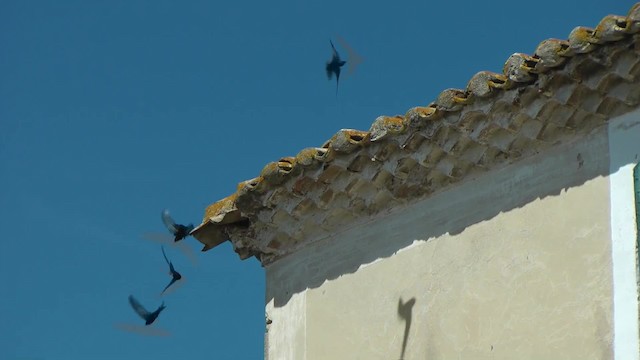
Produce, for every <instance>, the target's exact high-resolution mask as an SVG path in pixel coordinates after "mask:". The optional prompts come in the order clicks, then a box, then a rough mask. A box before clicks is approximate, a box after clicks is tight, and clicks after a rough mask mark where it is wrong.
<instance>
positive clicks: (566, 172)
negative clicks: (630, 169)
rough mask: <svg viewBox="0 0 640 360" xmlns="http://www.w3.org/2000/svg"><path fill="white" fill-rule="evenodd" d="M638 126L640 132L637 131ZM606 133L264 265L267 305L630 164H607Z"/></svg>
mask: <svg viewBox="0 0 640 360" xmlns="http://www.w3.org/2000/svg"><path fill="white" fill-rule="evenodd" d="M633 116H634V114H633V113H629V114H627V115H625V116H623V117H624V118H628V117H631V118H633ZM620 126H624V125H623V124H620V125H617V127H618V128H619V127H620ZM636 128H637V129H638V130H637V131H638V132H640V126H636ZM608 131H609V130H608V126H606V125H605V126H601V127H599V128H598V129H595V130H594V131H592V132H591V133H590V134H588V135H585V136H583V137H581V138H580V139H577V140H576V141H574V142H573V143H568V144H563V145H560V146H558V147H557V148H554V149H550V150H549V151H545V152H544V153H542V154H538V155H535V156H533V157H530V158H527V159H523V160H521V161H518V162H517V163H515V164H510V165H507V166H504V167H503V168H501V169H495V170H492V171H490V172H488V173H483V174H479V175H478V176H477V177H476V178H472V179H469V180H465V181H463V182H460V183H457V184H456V185H455V186H453V187H452V188H450V189H445V190H444V191H442V192H439V193H434V194H433V195H431V196H430V197H429V198H427V199H424V200H421V201H418V202H416V203H414V204H409V205H406V206H405V207H403V208H396V209H394V211H393V212H390V213H387V214H381V215H380V216H377V217H375V218H373V219H370V220H368V221H367V222H361V223H357V224H354V225H353V226H351V227H350V228H347V229H344V230H342V231H340V232H338V233H335V234H333V236H331V237H328V238H324V239H320V240H318V241H315V242H314V243H312V244H310V245H308V246H306V247H305V248H303V249H300V250H299V251H298V252H296V253H295V254H294V255H290V256H286V257H284V258H281V259H279V260H278V261H276V262H274V263H272V264H270V265H267V266H266V270H267V283H268V286H267V294H266V295H267V299H266V301H267V302H269V301H270V300H271V299H273V300H274V305H275V306H276V307H280V306H283V305H285V304H286V303H287V302H288V301H289V299H290V297H291V296H292V295H293V294H296V293H299V292H301V291H304V290H305V289H309V288H311V289H312V288H317V287H319V286H321V285H322V284H323V283H324V282H325V281H327V280H333V279H337V278H338V277H340V276H342V275H345V274H349V273H354V272H356V271H357V270H358V268H359V267H360V266H361V265H364V264H370V263H372V262H373V261H375V260H377V259H380V258H386V257H390V256H392V255H393V254H394V253H396V252H397V251H398V250H400V249H403V248H406V247H407V246H409V245H411V244H412V243H413V242H414V241H415V240H416V239H421V240H425V241H428V240H429V239H434V238H437V237H440V236H442V235H444V234H451V235H455V234H459V233H462V232H463V231H464V230H465V229H466V228H467V227H469V226H471V225H473V224H476V223H479V222H482V221H487V220H490V219H492V218H494V217H495V216H497V215H498V214H500V213H502V212H508V211H510V210H513V209H516V208H521V207H523V206H525V205H527V204H528V203H530V202H533V201H535V200H537V199H543V198H545V197H549V196H558V195H560V194H561V193H562V192H563V191H566V190H568V189H570V188H572V187H577V186H580V185H582V184H584V183H585V182H587V181H589V180H592V179H595V178H598V177H602V176H608V175H609V174H610V171H611V172H615V171H617V169H618V168H620V167H622V166H624V165H626V164H628V163H631V162H632V160H633V154H631V161H622V160H615V159H614V160H612V161H615V162H617V163H615V164H610V163H609V157H608V156H607V155H608V154H609V144H608ZM610 169H613V170H610ZM606 206H609V204H606ZM398 234H401V235H398Z"/></svg>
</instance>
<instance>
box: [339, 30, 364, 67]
mask: <svg viewBox="0 0 640 360" xmlns="http://www.w3.org/2000/svg"><path fill="white" fill-rule="evenodd" d="M336 39H337V40H338V44H339V45H340V47H341V48H342V49H345V50H347V60H348V61H349V63H348V64H347V67H348V69H347V75H351V74H353V72H354V71H355V70H356V67H358V65H360V64H362V62H363V61H364V59H363V58H362V56H360V55H358V53H356V52H355V50H353V48H352V47H351V46H349V44H348V43H347V42H346V41H345V40H344V38H343V37H341V36H339V35H338V36H337V38H336Z"/></svg>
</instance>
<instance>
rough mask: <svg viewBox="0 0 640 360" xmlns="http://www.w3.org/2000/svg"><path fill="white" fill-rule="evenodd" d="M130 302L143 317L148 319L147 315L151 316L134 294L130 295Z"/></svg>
mask: <svg viewBox="0 0 640 360" xmlns="http://www.w3.org/2000/svg"><path fill="white" fill-rule="evenodd" d="M129 303H130V304H131V307H132V308H133V310H134V311H135V312H136V313H137V314H138V315H140V317H141V318H143V319H145V320H147V317H149V315H150V313H149V312H148V311H147V309H145V308H144V306H142V305H140V303H139V302H138V300H136V298H134V297H133V295H129Z"/></svg>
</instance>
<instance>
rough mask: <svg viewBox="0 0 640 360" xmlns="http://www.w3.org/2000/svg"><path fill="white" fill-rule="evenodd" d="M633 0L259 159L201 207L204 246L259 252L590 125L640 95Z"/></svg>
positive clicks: (275, 250)
mask: <svg viewBox="0 0 640 360" xmlns="http://www.w3.org/2000/svg"><path fill="white" fill-rule="evenodd" d="M639 32H640V3H638V4H636V5H634V6H633V7H632V8H631V10H630V11H629V13H628V14H627V16H615V15H609V16H606V17H604V18H603V19H602V21H601V22H600V23H599V24H598V25H597V26H596V28H595V29H591V28H587V27H576V28H575V29H574V30H573V31H571V33H570V34H569V38H568V40H558V39H548V40H544V41H542V42H541V43H540V45H538V47H537V48H536V50H535V53H534V54H533V55H527V54H522V53H516V54H513V55H511V56H510V57H509V58H508V59H507V61H506V62H505V65H504V68H503V74H496V73H491V72H488V71H481V72H479V73H477V74H476V75H474V76H473V77H472V78H471V80H470V81H469V83H468V85H467V88H466V89H464V90H461V89H447V90H444V91H443V92H442V93H441V94H440V95H439V96H438V98H437V99H436V101H435V102H433V103H432V104H430V105H429V106H426V107H415V108H413V109H410V110H409V111H408V112H407V113H406V114H405V115H404V116H380V117H378V118H377V119H376V120H375V121H374V122H373V124H372V125H371V128H370V129H369V131H358V130H350V129H343V130H340V131H339V132H337V133H336V134H335V135H334V136H333V137H332V138H331V139H330V140H328V141H327V142H326V143H325V144H323V145H322V146H321V147H319V148H307V149H304V150H302V151H300V153H298V154H297V155H296V156H295V157H285V158H282V159H280V160H279V161H277V162H273V163H270V164H267V165H266V166H265V167H264V168H263V169H262V171H261V173H260V176H259V177H257V178H255V179H251V180H247V181H244V182H242V183H240V184H239V185H238V189H237V191H236V193H234V194H232V195H231V196H229V197H227V198H225V199H223V200H220V201H218V202H216V203H214V204H212V205H211V206H209V207H208V208H207V210H206V211H205V217H204V219H203V222H202V224H201V225H200V226H198V227H197V228H196V229H194V231H193V233H192V234H193V235H194V236H195V237H196V238H197V239H198V240H200V241H201V242H202V243H204V244H205V247H204V249H203V250H207V249H210V248H212V247H214V246H216V245H218V244H220V243H221V242H224V241H227V240H230V241H231V242H232V243H233V245H234V249H235V251H236V252H238V254H239V255H240V257H241V258H243V259H244V258H248V257H251V256H257V257H258V258H259V259H260V260H261V261H262V262H263V264H264V263H268V262H270V261H273V260H274V259H277V258H278V257H280V256H283V255H286V254H288V253H290V252H292V251H295V249H296V248H298V247H299V246H301V245H302V244H303V243H304V242H306V241H312V240H314V239H317V238H321V237H323V236H330V235H331V233H332V232H333V231H335V230H336V229H338V228H340V227H341V226H345V225H347V224H350V223H351V222H353V221H357V220H358V219H361V218H364V217H367V216H370V215H373V214H377V213H379V212H383V211H386V210H389V209H391V208H393V207H395V206H398V205H401V204H404V203H407V202H411V201H416V200H418V199H421V198H424V197H425V196H429V194H432V193H434V192H436V191H439V190H442V189H444V188H446V187H447V186H448V185H450V184H452V183H455V182H458V181H461V180H463V179H465V178H468V177H471V176H473V175H474V174H479V173H482V172H486V171H487V170H489V169H491V168H493V167H497V166H503V165H505V164H508V163H511V162H514V161H517V160H518V159H521V158H523V157H527V156H531V155H533V154H536V153H538V152H540V151H542V150H544V149H546V148H549V147H551V146H555V145H556V144H558V143H561V142H568V141H571V140H572V139H573V138H575V137H576V136H581V135H582V134H587V133H589V132H590V131H592V130H593V129H595V128H596V127H598V126H601V125H603V124H605V123H606V121H607V120H608V119H610V118H612V117H615V116H618V115H620V114H623V113H625V112H628V111H631V110H633V109H635V108H637V107H638V104H639V103H640V34H638V33H639Z"/></svg>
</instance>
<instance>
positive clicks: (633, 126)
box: [609, 111, 640, 360]
mask: <svg viewBox="0 0 640 360" xmlns="http://www.w3.org/2000/svg"><path fill="white" fill-rule="evenodd" d="M634 120H635V121H634ZM638 120H640V113H638V112H637V111H636V112H633V113H630V114H626V115H624V116H621V117H620V118H618V119H614V120H612V121H611V122H610V123H609V154H610V155H609V156H610V176H609V184H610V187H611V193H610V194H611V197H610V199H611V200H610V201H611V257H612V263H613V327H614V329H613V331H614V332H613V353H614V359H616V360H623V359H624V360H640V344H639V340H638V337H639V331H638V330H639V329H638V281H637V269H636V267H637V264H636V244H637V229H636V207H635V192H634V186H633V168H634V166H635V165H636V163H637V161H638V160H637V156H638V154H639V153H640V126H638V125H640V121H638Z"/></svg>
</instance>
